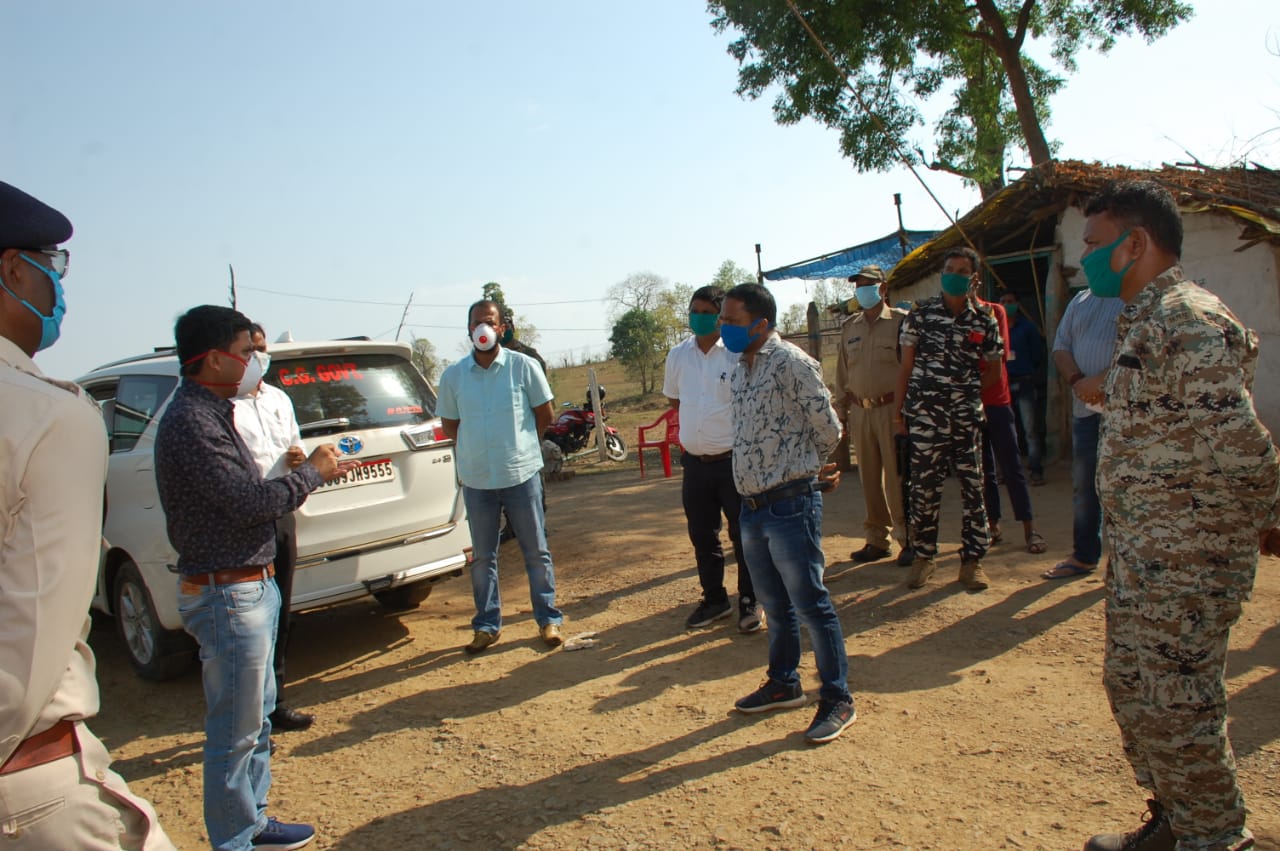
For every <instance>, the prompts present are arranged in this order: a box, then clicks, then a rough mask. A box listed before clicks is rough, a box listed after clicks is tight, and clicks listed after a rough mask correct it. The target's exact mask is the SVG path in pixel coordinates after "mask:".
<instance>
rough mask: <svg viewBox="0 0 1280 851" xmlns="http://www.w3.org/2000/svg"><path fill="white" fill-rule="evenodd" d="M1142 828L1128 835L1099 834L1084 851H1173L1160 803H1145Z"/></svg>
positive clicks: (1169, 832) (1168, 829)
mask: <svg viewBox="0 0 1280 851" xmlns="http://www.w3.org/2000/svg"><path fill="white" fill-rule="evenodd" d="M1147 809H1148V814H1147V818H1146V819H1145V821H1144V822H1143V825H1142V827H1140V828H1138V829H1137V830H1133V831H1130V832H1129V833H1124V834H1120V833H1099V834H1098V835H1097V836H1095V837H1093V838H1092V839H1090V840H1089V841H1088V842H1086V843H1085V844H1084V851H1173V847H1174V846H1175V845H1177V844H1178V840H1177V839H1176V838H1174V835H1173V828H1171V827H1169V818H1168V817H1167V816H1166V815H1165V814H1164V807H1162V806H1160V802H1159V801H1157V800H1155V799H1152V800H1150V801H1147Z"/></svg>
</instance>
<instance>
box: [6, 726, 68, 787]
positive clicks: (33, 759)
mask: <svg viewBox="0 0 1280 851" xmlns="http://www.w3.org/2000/svg"><path fill="white" fill-rule="evenodd" d="M79 751H80V742H79V741H77V740H76V725H75V722H73V721H67V720H66V719H63V720H62V721H59V722H58V723H57V724H54V725H53V726H52V727H50V728H49V729H48V730H45V731H44V732H43V733H36V734H35V735H34V736H28V737H27V738H25V739H23V740H22V744H20V745H18V749H17V750H15V751H14V752H13V754H12V755H10V757H9V758H8V759H7V760H5V762H4V765H0V774H13V773H14V772H15V771H22V770H23V769H24V768H35V767H36V766H37V765H44V764H45V763H46V762H53V761H54V760H56V759H63V758H65V757H69V756H71V755H72V754H74V753H78V752H79Z"/></svg>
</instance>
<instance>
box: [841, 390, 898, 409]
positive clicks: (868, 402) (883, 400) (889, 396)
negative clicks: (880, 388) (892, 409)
mask: <svg viewBox="0 0 1280 851" xmlns="http://www.w3.org/2000/svg"><path fill="white" fill-rule="evenodd" d="M849 395H851V396H852V395H853V394H852V393H851V394H849ZM892 401H893V391H892V390H890V391H889V392H888V393H886V394H884V395H883V396H880V397H879V398H876V399H859V398H858V397H857V396H853V404H855V405H857V406H858V407H859V408H878V407H880V406H881V405H887V404H889V403H890V402H892Z"/></svg>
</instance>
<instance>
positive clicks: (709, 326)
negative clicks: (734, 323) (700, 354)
mask: <svg viewBox="0 0 1280 851" xmlns="http://www.w3.org/2000/svg"><path fill="white" fill-rule="evenodd" d="M719 321H720V315H719V314H718V313H690V314H689V330H690V331H692V332H693V333H694V335H695V336H697V337H705V336H707V335H708V334H714V333H715V332H716V327H717V324H718V323H719Z"/></svg>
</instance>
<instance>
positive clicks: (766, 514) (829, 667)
mask: <svg viewBox="0 0 1280 851" xmlns="http://www.w3.org/2000/svg"><path fill="white" fill-rule="evenodd" d="M738 525H739V528H740V530H741V532H742V550H743V554H744V555H745V556H746V561H747V567H748V569H749V570H750V571H751V584H752V585H753V586H754V587H755V590H756V596H757V598H758V599H759V600H760V605H761V606H762V607H763V608H764V612H765V616H766V620H767V621H768V624H769V671H768V674H769V679H771V680H773V681H774V682H777V683H781V684H783V685H787V686H797V685H799V684H800V675H799V674H798V673H797V672H796V668H797V667H798V666H799V665H800V622H801V621H803V622H804V625H805V628H806V629H808V630H809V642H810V643H811V644H812V645H813V655H814V660H815V661H816V663H817V667H818V677H819V678H820V679H821V680H822V689H821V691H820V692H819V693H820V695H821V696H822V699H824V700H830V701H836V702H839V701H845V700H851V698H850V696H849V683H848V677H849V658H848V656H847V655H846V654H845V649H844V632H843V631H842V630H841V629H840V619H839V618H838V617H837V616H836V610H835V606H833V605H832V604H831V595H830V594H828V593H827V586H826V585H824V584H823V583H822V571H823V568H824V567H825V566H826V558H825V557H824V556H823V554H822V494H820V493H811V494H805V495H804V496H797V497H792V498H791V499H784V500H780V501H778V502H775V503H773V504H772V505H766V506H764V507H763V508H757V509H751V508H748V507H747V506H746V504H745V503H744V504H743V506H742V514H741V515H740V519H739V524H738Z"/></svg>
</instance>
